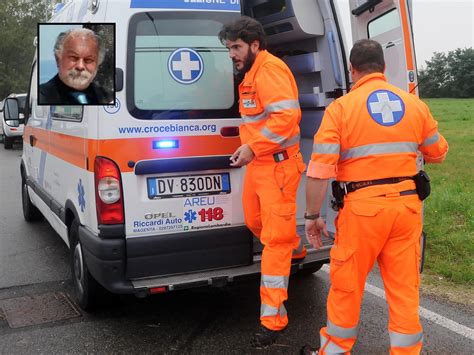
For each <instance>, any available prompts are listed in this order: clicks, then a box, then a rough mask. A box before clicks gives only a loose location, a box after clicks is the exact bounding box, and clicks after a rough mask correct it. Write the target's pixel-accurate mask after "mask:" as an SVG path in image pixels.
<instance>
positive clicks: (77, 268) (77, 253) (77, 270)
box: [73, 242, 84, 294]
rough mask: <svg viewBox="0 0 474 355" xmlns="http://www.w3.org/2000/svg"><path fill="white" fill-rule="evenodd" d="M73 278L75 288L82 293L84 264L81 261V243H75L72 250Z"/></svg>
mask: <svg viewBox="0 0 474 355" xmlns="http://www.w3.org/2000/svg"><path fill="white" fill-rule="evenodd" d="M73 262H74V278H75V279H76V286H77V288H78V291H79V292H80V293H81V294H83V293H84V285H83V283H84V262H83V259H82V249H81V243H79V242H77V244H76V247H75V248H74V261H73Z"/></svg>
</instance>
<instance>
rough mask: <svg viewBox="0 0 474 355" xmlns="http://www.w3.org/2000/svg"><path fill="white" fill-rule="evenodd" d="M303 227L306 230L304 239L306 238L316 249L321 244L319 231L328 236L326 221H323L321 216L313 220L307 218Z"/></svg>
mask: <svg viewBox="0 0 474 355" xmlns="http://www.w3.org/2000/svg"><path fill="white" fill-rule="evenodd" d="M304 229H305V232H306V239H308V242H310V243H311V244H312V245H313V246H314V248H315V249H316V250H317V249H320V248H321V247H322V246H323V242H322V240H321V231H322V232H323V234H324V235H325V236H326V237H329V234H328V230H327V228H326V223H324V220H323V219H322V218H321V217H319V218H317V219H314V220H312V219H307V220H306V222H305V227H304Z"/></svg>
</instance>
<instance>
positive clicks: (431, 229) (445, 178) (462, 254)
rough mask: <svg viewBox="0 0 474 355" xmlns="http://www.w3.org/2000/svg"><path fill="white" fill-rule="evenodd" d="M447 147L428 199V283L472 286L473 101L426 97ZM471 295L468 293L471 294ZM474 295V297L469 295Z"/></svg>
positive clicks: (431, 169)
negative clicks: (447, 150)
mask: <svg viewBox="0 0 474 355" xmlns="http://www.w3.org/2000/svg"><path fill="white" fill-rule="evenodd" d="M424 101H425V102H426V103H427V104H428V105H429V107H430V109H431V112H432V114H433V116H434V117H435V119H436V120H437V121H438V123H439V127H438V128H439V132H440V133H441V134H442V135H443V136H444V137H445V138H446V139H447V141H448V143H449V152H448V156H447V158H446V160H445V161H444V163H443V164H430V165H427V166H426V167H425V170H426V171H427V172H428V173H429V175H430V177H431V187H432V190H431V191H432V192H431V195H430V197H428V199H427V200H425V221H424V230H425V232H426V233H427V251H426V259H425V271H424V273H425V275H424V278H423V280H424V283H428V284H441V285H445V286H449V285H452V286H454V287H455V286H456V285H459V286H467V290H469V289H471V290H472V286H474V99H425V100H424ZM468 292H469V291H468ZM469 293H470V292H469ZM471 297H472V294H471Z"/></svg>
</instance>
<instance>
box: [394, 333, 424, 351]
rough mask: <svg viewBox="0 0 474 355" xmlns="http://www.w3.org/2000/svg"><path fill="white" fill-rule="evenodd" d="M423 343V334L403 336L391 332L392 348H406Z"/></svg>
mask: <svg viewBox="0 0 474 355" xmlns="http://www.w3.org/2000/svg"><path fill="white" fill-rule="evenodd" d="M422 341H423V332H420V333H416V334H402V333H397V332H392V331H390V346H391V347H395V348H406V347H410V346H413V345H416V344H418V343H419V342H422Z"/></svg>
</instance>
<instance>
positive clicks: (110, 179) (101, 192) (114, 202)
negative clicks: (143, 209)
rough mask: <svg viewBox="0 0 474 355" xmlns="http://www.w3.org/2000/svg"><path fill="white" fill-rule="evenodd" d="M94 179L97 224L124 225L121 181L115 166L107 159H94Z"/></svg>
mask: <svg viewBox="0 0 474 355" xmlns="http://www.w3.org/2000/svg"><path fill="white" fill-rule="evenodd" d="M94 179H95V200H96V208H97V220H98V222H99V224H119V223H124V222H125V218H124V213H123V193H122V192H123V191H122V179H121V177H120V170H119V168H118V167H117V165H116V164H115V163H114V162H113V161H112V160H110V159H107V158H102V157H97V158H95V162H94Z"/></svg>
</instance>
